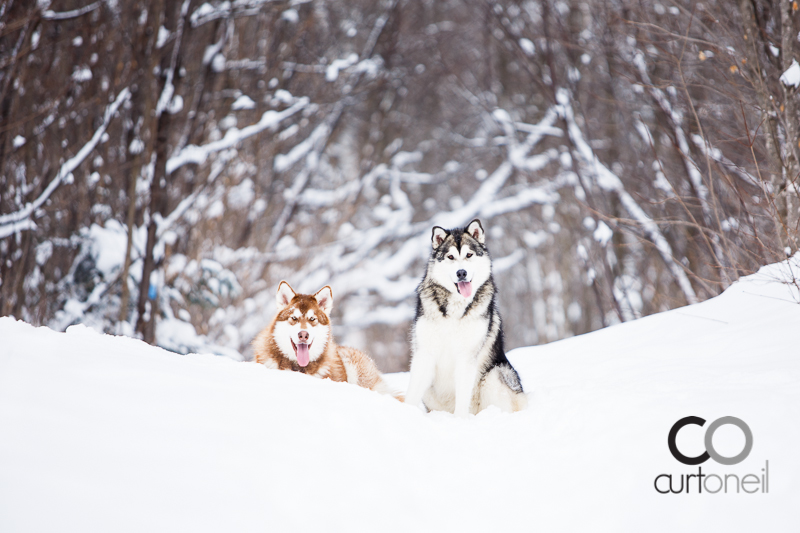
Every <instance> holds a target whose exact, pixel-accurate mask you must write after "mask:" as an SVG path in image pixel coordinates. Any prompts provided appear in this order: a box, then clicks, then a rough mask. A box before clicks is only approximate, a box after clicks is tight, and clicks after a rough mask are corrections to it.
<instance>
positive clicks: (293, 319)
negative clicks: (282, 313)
mask: <svg viewBox="0 0 800 533" xmlns="http://www.w3.org/2000/svg"><path fill="white" fill-rule="evenodd" d="M289 322H291V323H292V324H294V323H295V322H297V317H293V316H290V317H289Z"/></svg>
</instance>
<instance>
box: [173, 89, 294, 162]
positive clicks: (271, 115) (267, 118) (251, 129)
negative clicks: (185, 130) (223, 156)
mask: <svg viewBox="0 0 800 533" xmlns="http://www.w3.org/2000/svg"><path fill="white" fill-rule="evenodd" d="M307 105H308V99H307V98H298V99H297V102H296V103H295V104H293V105H292V106H291V107H288V108H286V109H284V110H283V111H272V110H270V111H266V112H265V113H264V114H263V115H261V120H259V121H258V122H257V123H255V124H252V125H250V126H246V127H244V128H242V129H238V128H231V129H229V130H228V131H226V132H225V136H224V137H223V138H222V139H220V140H218V141H212V142H210V143H207V144H204V145H202V146H197V145H194V144H190V145H188V146H186V147H185V148H183V149H182V150H181V151H180V152H178V153H177V154H175V155H173V156H172V157H170V158H169V159H168V160H167V174H171V173H173V172H175V170H177V169H178V168H180V167H182V166H183V165H186V164H189V163H195V164H202V163H205V161H206V159H208V156H209V155H211V154H213V153H215V152H219V151H222V150H226V149H228V148H232V147H234V146H235V145H236V144H237V143H239V142H241V141H243V140H245V139H247V138H248V137H251V136H253V135H255V134H257V133H260V132H262V131H264V130H265V129H268V128H269V129H272V130H274V129H276V128H277V127H278V125H279V124H280V123H281V122H282V121H283V120H284V119H286V118H288V117H290V116H292V115H294V114H295V113H297V112H298V111H300V110H301V109H303V108H305V107H306V106H307Z"/></svg>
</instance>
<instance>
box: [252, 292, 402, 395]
mask: <svg viewBox="0 0 800 533" xmlns="http://www.w3.org/2000/svg"><path fill="white" fill-rule="evenodd" d="M277 301H278V314H277V315H275V318H274V319H272V322H271V323H270V325H269V326H267V327H266V328H264V330H263V331H262V332H261V333H259V334H258V336H257V337H256V338H255V339H254V340H253V351H254V352H255V357H256V362H257V363H261V364H263V365H265V366H267V367H269V368H277V369H279V370H294V371H295V372H302V373H303V374H308V375H309V376H314V377H317V378H328V379H331V380H333V381H346V382H348V383H353V384H355V385H359V386H361V387H364V388H367V389H371V390H374V391H376V392H380V393H382V394H389V395H391V396H394V397H395V398H397V399H398V400H401V401H402V399H403V397H402V395H400V394H398V393H396V392H395V391H393V390H391V388H390V387H389V386H388V385H387V384H386V382H385V381H384V380H383V378H382V377H381V373H380V372H379V371H378V368H377V367H376V366H375V362H374V361H373V360H372V359H371V358H370V357H369V356H368V355H367V354H365V353H364V352H361V351H359V350H356V349H355V348H348V347H345V346H338V345H337V344H336V343H335V342H334V341H333V334H332V332H331V321H330V313H331V309H333V291H331V288H330V287H328V286H325V287H323V288H322V289H320V290H319V291H318V292H317V293H316V294H314V295H313V296H312V295H308V294H297V293H295V292H294V290H292V287H291V286H289V284H288V283H286V282H285V281H281V283H280V285H279V286H278V294H277Z"/></svg>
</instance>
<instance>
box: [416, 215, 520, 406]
mask: <svg viewBox="0 0 800 533" xmlns="http://www.w3.org/2000/svg"><path fill="white" fill-rule="evenodd" d="M485 238H486V236H485V233H484V231H483V227H482V226H481V223H480V221H479V220H473V221H472V222H471V223H470V224H469V225H468V226H467V227H466V228H458V229H453V230H445V229H443V228H440V227H438V226H437V227H435V228H433V233H432V236H431V244H432V247H433V251H432V252H431V256H430V259H429V260H428V267H427V270H426V272H425V277H424V278H423V279H422V282H421V283H420V284H419V287H417V312H416V317H415V318H414V323H413V326H412V329H411V351H412V360H411V376H410V382H409V387H408V392H407V393H406V402H408V403H411V404H413V405H419V403H420V401H422V402H424V404H425V406H426V407H427V408H428V409H431V410H440V411H449V412H451V413H455V414H456V415H459V416H466V415H467V414H468V413H472V414H477V413H478V412H479V411H481V410H483V409H485V408H486V407H488V406H490V405H496V406H497V407H499V408H500V409H502V410H504V411H507V412H514V411H519V410H521V409H524V408H525V407H526V405H527V398H526V396H525V394H524V392H523V390H522V384H521V383H520V379H519V375H518V374H517V371H516V370H514V367H512V366H511V363H510V362H509V361H508V359H507V358H506V354H505V351H504V349H503V329H502V325H501V320H500V313H499V311H498V309H497V302H496V287H495V284H494V279H493V278H492V264H491V259H490V257H489V251H488V250H487V248H486V246H485V244H484V243H485ZM473 289H474V290H473Z"/></svg>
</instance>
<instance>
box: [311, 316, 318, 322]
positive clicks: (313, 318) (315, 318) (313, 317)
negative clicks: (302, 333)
mask: <svg viewBox="0 0 800 533" xmlns="http://www.w3.org/2000/svg"><path fill="white" fill-rule="evenodd" d="M309 320H310V321H311V322H316V321H317V317H315V316H312V317H311V318H309Z"/></svg>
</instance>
